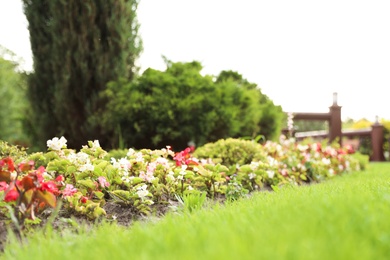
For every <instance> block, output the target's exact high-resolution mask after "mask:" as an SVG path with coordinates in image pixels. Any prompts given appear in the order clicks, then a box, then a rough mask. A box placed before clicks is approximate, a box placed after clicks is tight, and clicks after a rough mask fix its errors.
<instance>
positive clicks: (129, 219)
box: [0, 201, 178, 254]
mask: <svg viewBox="0 0 390 260" xmlns="http://www.w3.org/2000/svg"><path fill="white" fill-rule="evenodd" d="M177 206H178V202H175V201H171V202H170V204H169V205H153V207H152V213H151V214H150V215H151V216H153V217H154V218H161V217H162V216H164V215H165V214H166V213H167V212H168V211H169V210H171V209H172V208H177ZM103 208H104V209H105V211H106V213H107V216H106V219H107V220H108V221H113V222H114V221H115V223H117V224H119V225H122V226H126V227H127V226H130V225H131V224H132V223H134V221H142V220H147V219H149V218H150V216H146V215H142V214H139V213H138V212H137V211H136V210H135V209H134V208H132V207H129V206H123V205H119V204H117V203H112V202H107V203H106V204H105V205H104V207H103ZM51 213H52V212H46V213H45V212H44V213H42V214H41V215H39V216H37V217H38V218H39V219H41V220H42V221H41V223H40V224H39V225H38V226H35V227H34V228H33V230H36V229H39V228H44V227H45V226H46V224H47V222H48V220H49V217H50V215H51ZM7 215H8V214H7ZM74 220H75V221H76V222H77V224H76V225H74ZM72 222H73V224H72ZM84 224H86V225H90V226H91V227H93V226H94V225H99V221H96V220H91V219H88V218H86V217H85V216H83V215H80V214H76V213H75V212H69V211H64V210H62V211H60V212H59V213H58V215H57V216H56V217H55V218H54V220H53V222H52V223H51V225H52V227H53V228H54V229H55V230H63V229H70V230H72V229H73V230H74V231H75V232H77V226H79V225H84ZM9 230H13V231H14V233H15V234H17V233H18V232H16V230H17V229H16V228H15V226H14V224H13V223H12V221H11V220H10V218H9V217H8V216H6V215H5V214H3V213H1V212H0V254H1V252H3V251H4V248H5V246H6V243H7V237H8V232H9Z"/></svg>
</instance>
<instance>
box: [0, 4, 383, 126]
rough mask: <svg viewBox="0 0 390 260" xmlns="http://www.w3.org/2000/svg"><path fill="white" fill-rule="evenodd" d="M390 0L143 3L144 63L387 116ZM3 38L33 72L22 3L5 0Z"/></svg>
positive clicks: (292, 103)
mask: <svg viewBox="0 0 390 260" xmlns="http://www.w3.org/2000/svg"><path fill="white" fill-rule="evenodd" d="M389 13H390V1H388V0H326V1H325V0H323V1H319V0H294V1H291V0H272V1H270V0H240V1H237V0H164V1H161V0H141V1H140V5H139V8H138V17H139V22H140V24H141V37H142V39H143V44H144V52H143V54H142V56H141V58H140V61H139V62H140V64H141V66H142V68H143V69H146V68H148V67H152V68H155V69H161V70H163V69H164V68H165V65H164V63H163V60H162V58H161V56H162V55H164V56H166V57H167V58H168V59H170V60H172V61H193V60H198V61H200V62H202V64H203V66H204V70H203V72H204V73H205V74H213V75H217V74H218V73H219V72H220V71H221V70H235V71H237V72H239V73H241V74H243V76H244V77H245V78H247V79H248V80H249V81H251V82H254V83H257V84H258V86H259V87H260V88H261V89H262V91H263V93H265V94H266V95H268V96H269V97H270V98H271V99H272V100H273V101H274V102H275V103H276V104H277V105H281V106H282V107H283V109H284V111H291V112H327V111H328V107H329V106H330V105H331V104H332V93H333V92H338V96H339V99H338V100H339V102H338V103H339V105H341V106H342V107H343V108H342V116H343V118H347V117H352V118H354V119H359V118H363V117H365V118H367V119H369V120H371V121H373V120H374V119H375V116H376V115H378V116H379V117H380V118H385V119H390V106H389V103H390V102H389V96H390V95H388V92H389V87H390V15H389ZM0 44H1V45H3V46H5V47H7V48H9V49H11V50H12V51H14V52H15V53H16V54H18V55H19V56H21V57H23V59H24V60H25V68H26V69H31V67H32V58H31V51H30V46H29V34H28V30H27V21H26V18H25V17H24V14H23V10H22V5H21V1H20V0H0Z"/></svg>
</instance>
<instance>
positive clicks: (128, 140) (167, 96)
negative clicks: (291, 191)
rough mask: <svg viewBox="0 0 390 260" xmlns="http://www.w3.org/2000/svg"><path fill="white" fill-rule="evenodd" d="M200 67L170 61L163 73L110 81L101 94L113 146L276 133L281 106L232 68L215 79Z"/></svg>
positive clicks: (150, 71) (183, 143) (199, 141)
mask: <svg viewBox="0 0 390 260" xmlns="http://www.w3.org/2000/svg"><path fill="white" fill-rule="evenodd" d="M201 70H202V66H201V64H200V63H199V62H195V61H194V62H190V63H172V62H169V61H168V62H167V69H166V70H165V71H163V72H162V71H157V70H154V69H147V70H146V71H145V72H144V73H143V75H142V76H141V77H140V78H138V80H137V82H132V83H130V82H128V81H126V80H120V81H116V82H111V83H110V84H109V85H108V88H107V90H106V91H105V92H104V94H103V95H104V96H105V98H107V100H109V102H108V105H107V110H106V111H105V112H104V113H103V115H102V120H101V125H102V129H104V130H105V131H106V132H107V133H109V132H110V131H113V132H116V135H114V136H113V138H112V141H111V143H112V145H113V146H114V147H118V142H119V139H120V140H123V142H124V144H125V145H126V146H127V147H135V148H137V149H141V148H150V149H156V148H162V147H165V146H166V145H171V146H172V147H173V148H174V149H175V150H181V149H184V148H185V147H187V146H188V143H192V142H193V143H194V144H196V145H197V146H200V145H203V144H205V143H207V142H214V141H217V140H219V139H222V138H229V137H241V136H249V137H252V138H253V137H255V136H257V135H259V134H263V135H265V136H266V137H268V138H272V137H275V136H276V135H278V134H279V133H278V131H279V130H280V126H281V121H282V116H283V113H282V112H281V108H280V107H277V106H275V105H274V104H273V103H272V102H271V101H270V100H269V99H268V97H266V96H265V95H263V94H262V93H261V91H260V90H259V89H258V88H257V87H256V85H255V84H251V83H248V82H247V81H246V80H244V79H242V76H241V75H239V74H238V73H236V74H237V75H238V76H237V75H236V74H234V73H232V72H225V73H221V75H220V76H218V77H217V79H216V80H214V77H212V76H209V75H206V76H203V75H201ZM232 74H233V75H236V77H231V76H229V75H232ZM279 114H280V115H281V116H280V118H279V117H278V115H279ZM279 119H280V120H279ZM118 137H119V138H118ZM117 139H118V140H117Z"/></svg>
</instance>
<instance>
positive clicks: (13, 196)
mask: <svg viewBox="0 0 390 260" xmlns="http://www.w3.org/2000/svg"><path fill="white" fill-rule="evenodd" d="M18 198H19V192H18V191H17V190H10V191H9V192H8V193H7V194H6V195H5V198H4V201H5V202H10V201H16V200H17V199H18Z"/></svg>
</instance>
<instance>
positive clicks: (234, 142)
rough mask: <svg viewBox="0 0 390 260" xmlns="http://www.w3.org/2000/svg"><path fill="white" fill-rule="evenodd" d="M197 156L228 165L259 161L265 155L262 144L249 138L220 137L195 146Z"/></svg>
mask: <svg viewBox="0 0 390 260" xmlns="http://www.w3.org/2000/svg"><path fill="white" fill-rule="evenodd" d="M194 156H195V157H197V158H204V159H206V158H211V159H212V160H213V161H214V162H215V163H221V164H223V165H226V166H228V167H231V166H235V165H236V164H239V165H244V164H250V163H251V162H252V161H261V160H264V159H265V157H266V153H265V152H264V149H263V147H262V145H260V144H258V143H255V142H253V141H249V140H242V139H233V138H228V139H221V140H218V141H217V142H214V143H208V144H205V145H204V146H201V147H199V148H197V149H196V150H195V152H194Z"/></svg>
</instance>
